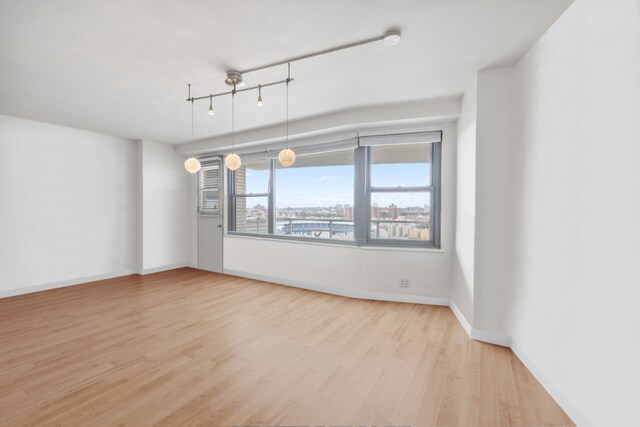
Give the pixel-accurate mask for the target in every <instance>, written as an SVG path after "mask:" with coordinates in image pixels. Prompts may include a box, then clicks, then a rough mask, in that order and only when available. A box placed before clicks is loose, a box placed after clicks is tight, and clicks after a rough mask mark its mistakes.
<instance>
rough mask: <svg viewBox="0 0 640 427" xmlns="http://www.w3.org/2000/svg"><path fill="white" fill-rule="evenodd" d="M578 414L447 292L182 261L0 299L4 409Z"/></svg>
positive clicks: (146, 418)
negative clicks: (318, 284)
mask: <svg viewBox="0 0 640 427" xmlns="http://www.w3.org/2000/svg"><path fill="white" fill-rule="evenodd" d="M156 424H157V425H166V426H183V425H211V426H227V425H228V426H231V425H238V426H243V425H251V426H257V425H288V426H292V425H301V426H307V425H308V426H329V425H343V426H347V425H358V426H360V425H377V426H381V425H405V426H431V425H439V426H445V425H460V426H526V425H530V426H533V425H536V426H546V425H573V424H572V423H571V420H570V419H569V418H568V417H567V416H566V415H565V413H564V412H563V411H562V410H561V409H560V408H559V407H558V405H557V404H556V403H555V402H554V401H553V400H552V399H551V397H550V396H549V395H548V394H547V393H546V392H545V390H544V389H543V388H542V387H541V386H540V384H539V383H538V382H537V381H536V380H535V379H534V378H533V377H532V376H531V374H530V373H529V372H528V371H527V369H526V368H525V367H524V366H523V365H522V363H521V362H520V361H519V360H518V359H517V358H516V357H515V356H514V355H513V353H512V352H511V351H510V350H508V349H506V348H502V347H498V346H493V345H490V344H484V343H479V342H476V341H471V340H470V339H468V338H467V336H466V334H465V332H464V331H463V330H462V328H461V327H460V326H459V324H458V322H457V321H456V319H455V317H454V316H453V314H452V313H451V311H450V310H449V308H447V307H436V306H427V305H417V304H403V303H392V302H379V301H365V300H356V299H348V298H343V297H338V296H333V295H326V294H322V293H317V292H311V291H306V290H301V289H295V288H289V287H285V286H279V285H273V284H267V283H264V282H258V281H254V280H248V279H242V278H238V277H233V276H225V275H220V274H215V273H207V272H202V271H198V270H193V269H186V268H185V269H179V270H173V271H170V272H164V273H157V274H153V275H149V276H144V277H140V276H136V275H134V276H128V277H123V278H118V279H111V280H104V281H100V282H94V283H89V284H85V285H79V286H73V287H68V288H63V289H56V290H51V291H46V292H40V293H36V294H30V295H23V296H18V297H13V298H6V299H0V425H3V426H27V425H28V426H32V425H78V426H92V427H96V426H116V425H131V426H148V425H156Z"/></svg>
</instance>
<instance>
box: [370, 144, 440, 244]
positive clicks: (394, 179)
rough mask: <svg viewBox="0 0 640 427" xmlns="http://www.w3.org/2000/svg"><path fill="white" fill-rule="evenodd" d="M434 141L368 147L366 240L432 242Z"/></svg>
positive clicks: (380, 241)
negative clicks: (368, 175)
mask: <svg viewBox="0 0 640 427" xmlns="http://www.w3.org/2000/svg"><path fill="white" fill-rule="evenodd" d="M433 149H434V144H432V143H414V144H399V145H379V146H371V147H370V148H369V159H368V160H369V162H368V163H369V170H370V177H371V179H370V186H369V188H368V192H367V193H368V196H369V201H370V203H369V206H370V209H369V224H370V227H369V236H368V240H369V241H372V242H373V241H379V242H378V243H383V242H382V241H385V240H386V241H390V240H403V241H424V242H433V240H434V239H433V237H434V236H433V232H432V230H433V228H434V226H433V224H432V221H431V207H432V206H433V193H434V186H433V185H432V182H433V176H432V170H433V165H432V158H433V153H432V151H433Z"/></svg>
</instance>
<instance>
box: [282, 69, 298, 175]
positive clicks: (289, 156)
mask: <svg viewBox="0 0 640 427" xmlns="http://www.w3.org/2000/svg"><path fill="white" fill-rule="evenodd" d="M290 81H291V63H289V64H287V121H286V145H285V148H284V149H283V150H282V151H280V153H279V154H278V161H279V162H280V164H281V165H282V166H284V167H285V168H288V167H289V166H291V165H292V164H293V163H294V162H295V161H296V153H295V152H294V151H293V150H292V149H290V148H289V82H290Z"/></svg>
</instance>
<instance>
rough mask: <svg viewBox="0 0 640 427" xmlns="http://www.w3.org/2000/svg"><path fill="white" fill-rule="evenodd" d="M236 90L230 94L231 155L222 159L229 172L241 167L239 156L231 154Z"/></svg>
mask: <svg viewBox="0 0 640 427" xmlns="http://www.w3.org/2000/svg"><path fill="white" fill-rule="evenodd" d="M235 110H236V88H235V87H234V88H233V92H231V153H230V154H227V155H226V156H225V157H224V164H225V166H227V168H228V169H229V170H232V171H234V170H236V169H238V168H239V167H240V166H241V165H242V160H241V159H240V156H238V155H237V154H236V153H234V152H233V131H234V127H235Z"/></svg>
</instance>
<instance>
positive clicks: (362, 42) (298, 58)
mask: <svg viewBox="0 0 640 427" xmlns="http://www.w3.org/2000/svg"><path fill="white" fill-rule="evenodd" d="M391 32H393V33H394V34H395V33H396V31H394V30H391V31H388V32H386V33H384V34H383V35H381V36H378V37H371V38H369V39H365V40H360V41H357V42H353V43H349V44H344V45H341V46H336V47H332V48H329V49H325V50H320V51H318V52H313V53H307V54H306V55H300V56H294V57H293V58H289V59H284V60H282V61H277V62H272V63H271V64H267V65H261V66H259V67H254V68H249V69H246V70H243V71H240V73H241V74H247V73H253V72H254V71H260V70H265V69H267V68H273V67H277V66H278V65H284V64H288V63H291V62H298V61H302V60H303V59H309V58H313V57H316V56H321V55H326V54H327V53H333V52H338V51H340V50H345V49H351V48H352V47H358V46H362V45H365V44H369V43H375V42H377V41H380V40H384V39H385V38H386V37H388V36H389V34H390V33H391ZM398 34H399V32H398Z"/></svg>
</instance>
